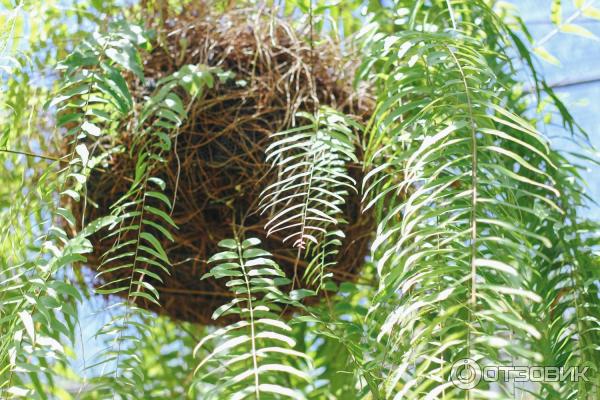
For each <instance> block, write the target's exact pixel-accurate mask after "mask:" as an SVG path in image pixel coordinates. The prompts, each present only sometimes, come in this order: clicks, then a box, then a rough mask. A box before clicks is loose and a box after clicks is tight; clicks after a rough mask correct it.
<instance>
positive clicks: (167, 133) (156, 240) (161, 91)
mask: <svg viewBox="0 0 600 400" xmlns="http://www.w3.org/2000/svg"><path fill="white" fill-rule="evenodd" d="M212 84H213V77H212V73H211V71H209V70H208V69H206V68H204V67H202V66H193V65H186V66H184V67H182V68H181V69H180V70H179V71H178V72H176V73H175V74H173V75H171V76H168V77H166V78H164V79H162V80H161V81H159V82H158V87H157V89H156V90H155V93H154V94H153V95H152V96H150V97H149V98H148V99H147V101H146V102H145V104H144V105H143V107H142V109H141V112H140V114H139V119H137V120H136V121H135V123H136V125H137V127H138V129H139V130H138V131H136V133H135V137H134V138H133V141H132V143H133V144H132V147H131V148H130V149H128V151H129V152H130V155H132V157H133V158H134V159H135V161H136V167H135V175H134V176H133V177H132V183H131V187H130V189H129V191H128V192H127V193H125V195H123V196H122V197H121V199H119V201H117V202H116V203H115V204H114V205H113V208H112V212H111V216H110V217H111V219H112V220H111V225H110V226H109V229H108V230H109V232H108V233H107V234H106V239H109V240H110V239H111V238H116V240H114V245H113V246H112V247H111V248H110V249H109V250H108V251H107V252H106V253H105V255H104V258H103V260H102V263H101V265H100V267H99V273H98V274H97V278H100V279H101V280H103V277H104V276H105V274H107V273H114V272H115V271H126V272H125V273H121V274H119V275H113V276H117V277H119V276H123V277H122V278H117V279H113V280H107V281H104V280H103V283H102V285H100V286H99V287H98V288H97V289H96V292H97V293H99V294H104V295H112V294H119V295H120V296H122V297H123V298H124V299H125V302H124V303H122V306H123V308H124V311H123V312H117V313H116V315H115V316H114V317H113V318H111V319H110V321H108V323H107V324H105V325H104V326H103V327H102V329H101V330H100V332H99V333H100V334H102V335H104V336H105V337H104V340H106V341H107V342H108V343H109V345H108V347H107V349H106V351H105V352H103V353H102V354H101V355H100V360H99V361H98V363H97V364H95V366H96V367H97V366H100V365H102V366H103V369H104V370H106V368H109V371H110V373H108V374H107V373H104V374H103V375H102V376H101V377H100V378H99V379H98V380H97V383H96V384H97V386H100V385H105V386H107V387H106V388H105V390H107V391H110V392H115V390H119V391H122V392H123V393H130V392H131V391H132V390H133V391H135V390H141V388H143V386H144V382H143V379H142V378H143V377H141V376H140V375H139V374H138V373H136V368H137V367H136V365H137V360H138V356H137V355H136V348H137V346H136V343H137V342H139V339H138V338H137V337H138V335H136V334H135V332H136V331H138V330H140V329H141V330H143V329H144V327H143V325H142V324H141V323H140V318H144V315H146V314H147V313H148V312H147V311H146V310H144V309H142V308H139V307H137V306H136V304H138V303H139V302H151V303H154V304H156V305H157V306H160V299H159V293H158V291H157V289H156V288H155V287H154V286H153V284H152V282H153V281H154V282H156V281H159V282H160V281H161V278H160V275H161V274H162V273H167V274H168V273H169V268H170V262H169V258H168V256H167V253H166V251H165V250H164V248H163V245H162V244H161V243H162V242H163V241H164V240H172V236H171V233H170V232H169V231H170V230H172V229H176V228H177V226H176V224H175V222H174V221H173V220H172V219H171V217H170V216H169V214H168V213H167V212H166V211H165V210H169V209H170V208H171V200H170V199H169V198H168V197H167V196H166V195H165V194H164V193H163V191H164V189H165V183H164V181H163V180H162V179H160V178H159V177H157V176H155V175H154V174H155V171H156V170H157V167H158V165H160V164H161V163H163V162H164V160H163V157H162V155H163V154H164V152H167V151H170V150H171V146H172V143H171V141H172V138H173V137H174V136H173V135H177V130H178V128H179V126H181V124H182V123H183V121H184V120H185V118H186V116H187V111H186V107H185V105H184V100H183V99H182V98H181V97H180V96H179V95H178V94H176V89H179V88H183V89H185V91H186V92H187V93H188V94H189V95H190V96H191V100H189V101H190V102H192V101H193V100H194V99H195V98H196V97H198V96H200V95H202V94H203V93H204V90H205V89H206V88H210V87H212ZM146 318H150V317H149V316H146ZM115 379H118V380H119V388H120V389H118V388H115V385H114V381H115ZM136 388H137V389H136Z"/></svg>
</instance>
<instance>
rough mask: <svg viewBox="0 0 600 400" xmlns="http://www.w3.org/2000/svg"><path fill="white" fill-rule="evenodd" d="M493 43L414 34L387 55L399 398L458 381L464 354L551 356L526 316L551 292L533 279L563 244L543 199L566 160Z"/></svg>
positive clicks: (389, 391)
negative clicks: (516, 109) (527, 106)
mask: <svg viewBox="0 0 600 400" xmlns="http://www.w3.org/2000/svg"><path fill="white" fill-rule="evenodd" d="M390 43H391V45H390ZM480 46H481V45H480V43H479V42H478V41H477V40H475V39H472V38H470V37H465V36H463V35H461V34H459V33H457V32H451V33H424V32H419V33H415V32H406V33H402V34H398V35H396V36H394V40H388V41H387V42H386V46H384V47H381V48H380V49H381V52H382V53H378V55H377V57H379V58H380V59H389V61H388V62H389V71H388V73H387V75H386V76H387V77H386V80H385V82H384V83H383V85H382V86H383V88H384V90H385V95H384V98H385V99H386V101H385V102H384V103H382V104H381V105H380V107H379V109H378V111H379V114H378V119H377V121H376V123H375V125H374V126H373V134H372V137H371V141H372V143H377V145H379V144H384V145H385V147H384V148H383V150H381V151H371V152H370V154H371V155H372V156H371V158H370V160H368V162H369V163H370V165H371V166H372V168H373V171H374V172H372V173H371V174H370V175H369V177H368V180H367V183H366V188H365V196H366V200H367V201H368V199H370V202H368V206H369V207H373V206H374V204H376V203H377V202H380V201H387V204H389V207H388V208H387V209H384V210H382V215H381V222H380V224H379V226H378V229H377V237H376V239H375V241H374V244H373V251H374V253H375V256H376V259H377V263H378V265H377V269H378V271H379V274H380V277H381V281H382V282H381V289H380V291H379V294H378V296H377V298H376V299H375V303H374V309H373V311H372V315H373V316H376V315H382V316H385V317H384V321H383V324H382V326H381V330H380V332H379V339H380V340H384V341H385V342H386V343H387V346H388V348H389V351H390V354H397V355H398V356H397V357H393V361H392V360H390V362H392V365H394V367H393V368H394V369H393V370H389V371H388V372H386V373H385V375H387V377H386V381H385V384H384V388H385V392H386V396H391V397H394V396H395V397H396V398H400V397H406V398H413V397H417V398H418V397H419V396H421V395H423V394H425V393H445V394H446V395H448V394H450V393H454V392H456V391H458V389H457V388H456V387H454V386H453V385H452V384H451V383H450V379H449V372H450V367H451V366H452V363H453V362H454V361H456V360H458V359H459V358H465V357H468V358H473V359H475V360H478V361H479V362H480V363H481V364H482V365H485V364H486V363H492V364H497V365H502V363H503V362H505V361H504V360H507V359H508V360H510V359H523V360H528V361H529V362H532V363H535V362H536V361H537V362H539V361H540V360H541V357H540V355H539V354H536V353H535V352H532V351H530V350H529V347H530V344H531V343H532V342H533V341H535V340H538V339H539V338H540V337H541V334H540V332H539V331H538V330H537V329H536V328H535V327H534V326H533V325H532V324H530V323H527V322H526V321H527V320H529V315H530V314H529V313H530V309H529V308H528V306H527V305H528V304H532V303H538V302H540V301H541V298H540V296H539V295H538V294H537V293H535V292H533V291H532V290H531V289H530V288H529V287H527V285H526V283H525V282H526V281H527V278H528V277H529V276H530V275H531V274H532V273H533V269H532V265H533V259H534V258H535V257H543V252H544V251H545V250H544V249H546V248H548V247H550V246H551V243H550V242H549V240H548V239H547V238H546V237H544V236H542V235H540V234H538V233H536V232H535V229H534V227H535V226H536V225H537V224H541V223H542V222H543V220H542V219H541V214H540V213H539V210H540V208H544V207H551V208H554V209H558V208H559V207H558V206H557V204H556V201H557V198H558V197H559V192H558V190H557V189H556V188H555V187H554V183H555V182H554V179H553V177H552V175H553V174H554V172H553V171H555V168H556V166H555V165H554V164H553V163H552V162H551V160H550V157H549V152H550V150H549V148H548V144H547V143H546V140H545V139H544V138H543V137H542V136H541V135H540V134H539V133H538V132H537V131H536V130H535V128H533V127H532V126H531V125H530V124H529V123H528V122H526V121H525V120H524V119H523V118H521V117H519V116H517V115H516V114H514V113H512V112H511V111H509V110H507V109H505V108H504V107H503V106H502V103H503V100H502V98H503V97H502V88H501V87H499V86H497V84H496V77H495V74H494V72H493V70H492V69H491V68H490V67H489V66H488V63H487V61H486V59H485V57H484V56H483V55H482V54H481V51H480ZM398 54H400V55H401V58H400V59H396V57H397V55H398ZM388 57H389V58H388ZM400 111H402V113H400ZM390 303H391V304H394V305H391V306H390ZM486 393H488V392H487V391H486V388H485V387H482V388H481V395H482V396H487V394H486Z"/></svg>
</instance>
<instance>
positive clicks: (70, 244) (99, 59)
mask: <svg viewBox="0 0 600 400" xmlns="http://www.w3.org/2000/svg"><path fill="white" fill-rule="evenodd" d="M115 28H117V27H115ZM136 30H137V28H135V27H130V28H129V29H128V30H127V29H125V30H123V29H115V30H114V31H112V32H111V33H109V34H107V35H100V34H95V35H93V36H92V37H90V38H89V39H88V40H84V41H83V42H82V43H81V44H80V46H79V47H78V48H77V49H76V50H75V51H74V52H73V53H72V54H71V56H70V57H68V58H67V59H66V60H65V61H64V63H62V64H61V65H60V66H59V69H61V70H64V71H65V84H64V86H63V87H62V88H60V89H59V92H58V93H57V94H56V95H55V96H54V98H53V99H52V101H50V102H49V103H48V107H49V108H50V109H55V110H56V111H57V112H58V119H57V126H58V127H60V128H64V129H66V130H67V138H68V139H69V143H68V146H69V150H68V156H67V157H66V158H65V160H61V161H64V162H63V163H60V162H57V163H56V166H57V168H59V171H58V173H57V174H56V176H53V177H52V178H53V180H52V181H51V182H52V184H51V185H49V187H46V188H44V189H43V190H46V191H49V193H58V194H59V196H60V201H59V202H57V203H58V205H53V206H51V207H50V209H49V211H50V214H51V215H50V221H49V224H48V225H49V226H45V227H40V228H43V232H44V233H43V234H41V235H40V236H39V237H38V238H37V240H36V242H37V243H36V244H35V247H34V249H35V251H37V255H35V257H34V259H33V262H28V263H26V264H22V265H21V266H20V267H19V269H21V271H22V272H21V273H19V274H17V275H13V276H12V277H11V278H10V280H12V281H13V282H14V283H15V284H16V286H13V285H10V286H8V287H6V290H1V291H0V296H2V298H3V299H2V301H3V303H4V304H11V309H10V310H9V309H8V308H6V309H4V310H3V311H2V313H3V314H4V315H2V318H1V320H2V326H3V328H2V335H3V337H2V338H1V339H2V340H1V344H0V361H1V362H2V365H3V368H2V370H1V372H0V373H1V375H2V383H0V388H1V389H2V391H3V394H2V396H3V397H5V395H6V394H8V393H10V395H11V396H16V397H22V396H30V395H32V394H33V392H32V391H31V390H30V389H29V388H27V387H23V386H18V385H15V384H14V382H13V380H17V381H20V382H23V381H24V380H23V379H21V376H22V375H25V374H28V375H29V379H32V381H33V382H36V385H38V389H39V388H40V387H41V386H40V385H41V383H40V381H39V380H38V378H37V376H38V374H39V376H42V375H45V377H46V378H47V379H48V381H49V382H51V377H50V376H48V375H47V374H45V372H46V371H47V368H48V364H49V363H51V362H53V361H52V360H61V359H62V358H63V357H64V349H63V346H57V344H58V342H57V341H56V339H53V338H58V337H61V335H66V336H67V337H69V338H70V339H71V340H72V341H73V340H74V335H75V333H74V322H73V319H72V318H71V315H69V314H68V313H69V312H72V309H71V308H70V307H72V305H70V306H67V305H66V304H65V305H64V306H63V303H66V302H69V303H71V301H70V300H69V299H75V300H78V297H79V296H78V295H74V293H77V290H76V289H75V288H74V287H73V286H71V284H69V283H66V282H64V280H63V278H62V277H61V278H58V279H56V280H55V278H56V277H57V276H64V275H65V273H66V270H67V268H68V267H69V266H70V265H71V264H72V263H75V262H84V261H85V260H86V258H85V254H86V253H88V252H89V251H90V248H91V244H90V242H89V241H88V239H87V237H88V236H90V235H91V234H93V233H94V232H96V231H97V230H99V229H100V228H101V227H102V226H106V225H108V224H109V223H110V221H108V220H107V219H102V220H100V221H93V222H92V223H89V224H87V225H86V226H85V228H84V229H81V230H80V231H79V232H78V233H77V234H75V235H74V236H72V237H69V234H68V233H67V232H65V230H64V229H63V227H65V226H69V227H72V228H75V219H74V217H73V215H72V214H71V212H70V211H69V210H68V209H67V208H65V207H64V204H65V203H66V202H67V201H80V199H81V198H82V194H83V191H84V187H85V182H86V180H87V177H88V175H89V172H90V170H91V168H93V163H94V161H93V159H94V157H95V154H94V148H95V146H94V142H95V141H96V140H98V138H99V137H100V136H101V135H102V134H103V132H102V130H101V129H100V125H101V124H102V122H103V121H111V120H112V119H113V118H114V119H119V118H121V117H122V116H124V115H125V114H127V113H128V112H129V111H130V110H131V105H132V103H131V96H130V94H129V91H128V89H127V85H126V83H125V80H124V78H123V74H124V71H125V70H129V71H134V72H137V71H136V68H137V67H139V65H138V64H136V63H138V62H139V57H137V58H136V57H135V54H136V53H135V50H134V49H135V46H136V45H137V44H139V43H141V42H143V40H144V39H143V38H142V37H140V36H138V35H137V34H135V33H134V32H135V31H136ZM120 52H124V53H126V54H128V55H129V56H130V57H126V58H123V57H120V56H118V55H117V54H118V53H120ZM132 52H133V53H132ZM53 170H54V168H51V169H49V170H48V171H46V174H47V175H50V174H52V173H53ZM54 200H55V201H56V199H54ZM17 281H20V282H19V283H17ZM15 288H18V297H14V295H15V294H16V293H11V292H12V289H15ZM57 289H58V290H57ZM7 300H8V301H7ZM71 304H72V303H71ZM75 314H76V313H74V312H72V315H75ZM4 327H7V329H6V330H5V329H4ZM33 359H35V360H36V361H37V362H32V360H33ZM5 378H6V379H5ZM26 381H27V380H25V382H26ZM36 392H39V393H43V392H44V390H36Z"/></svg>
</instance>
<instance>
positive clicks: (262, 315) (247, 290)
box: [194, 238, 310, 399]
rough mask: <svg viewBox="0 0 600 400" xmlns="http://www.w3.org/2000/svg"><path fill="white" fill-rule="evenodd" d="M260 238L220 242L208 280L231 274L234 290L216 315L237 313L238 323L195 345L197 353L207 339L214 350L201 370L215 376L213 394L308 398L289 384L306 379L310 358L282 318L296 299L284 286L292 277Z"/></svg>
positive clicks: (199, 365)
mask: <svg viewBox="0 0 600 400" xmlns="http://www.w3.org/2000/svg"><path fill="white" fill-rule="evenodd" d="M259 244H260V240H259V239H255V238H251V239H246V240H244V241H242V242H241V243H240V242H239V241H238V240H234V239H227V240H223V241H221V242H220V243H219V246H220V247H222V248H223V249H224V251H223V252H221V253H218V254H215V255H214V256H213V257H211V259H210V260H209V263H213V264H214V266H213V267H212V269H211V270H210V272H208V273H207V274H205V275H204V277H203V279H204V278H209V277H210V278H214V279H222V278H227V279H228V283H227V286H228V287H230V288H231V291H232V292H233V293H234V294H235V298H234V299H232V300H231V301H230V302H229V303H227V304H225V305H223V306H221V307H219V308H218V309H217V310H216V311H215V312H214V314H213V319H217V318H224V317H227V316H229V315H235V316H236V319H237V318H239V319H240V321H239V322H234V323H232V324H229V325H227V326H225V327H223V328H220V329H217V330H215V331H214V332H212V333H211V334H209V335H207V336H206V337H204V338H203V339H202V340H201V341H200V342H199V343H198V345H197V346H196V348H195V349H194V354H197V353H198V352H199V351H200V350H201V349H204V347H206V345H207V344H208V343H211V342H212V343H213V344H214V349H213V350H212V351H210V352H209V353H208V355H206V356H205V357H204V358H203V359H202V361H200V363H199V364H198V367H197V368H196V373H198V372H200V371H203V372H204V375H203V376H202V378H201V381H203V382H204V384H206V382H207V379H215V382H214V387H213V389H212V390H211V393H210V395H211V396H213V397H211V398H219V399H220V398H224V397H227V398H231V399H243V398H247V396H252V395H254V398H256V399H260V398H261V396H266V398H293V399H302V398H304V396H303V394H302V392H301V391H298V390H294V389H291V388H290V387H295V386H296V385H290V382H292V381H294V382H299V383H301V382H305V383H306V382H307V381H308V380H309V377H308V375H307V373H306V372H304V371H303V369H305V365H304V364H306V363H310V359H309V358H308V357H307V356H306V355H305V354H304V353H302V352H299V351H296V350H294V346H295V343H296V342H295V340H294V339H292V337H291V330H292V329H291V328H290V326H289V325H288V324H287V323H286V322H284V321H282V320H281V318H280V317H279V312H280V311H281V306H282V305H283V306H285V305H286V304H292V303H294V302H293V301H292V300H291V299H290V298H289V296H288V295H287V294H285V293H284V292H282V291H281V289H280V287H281V286H285V285H288V284H289V283H290V280H289V279H287V278H286V277H285V274H284V273H283V271H281V269H280V267H279V266H278V265H277V263H275V262H274V261H273V260H272V259H271V258H270V257H271V254H270V253H268V252H266V251H264V250H261V249H260V248H259V247H258V245H259Z"/></svg>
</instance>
